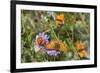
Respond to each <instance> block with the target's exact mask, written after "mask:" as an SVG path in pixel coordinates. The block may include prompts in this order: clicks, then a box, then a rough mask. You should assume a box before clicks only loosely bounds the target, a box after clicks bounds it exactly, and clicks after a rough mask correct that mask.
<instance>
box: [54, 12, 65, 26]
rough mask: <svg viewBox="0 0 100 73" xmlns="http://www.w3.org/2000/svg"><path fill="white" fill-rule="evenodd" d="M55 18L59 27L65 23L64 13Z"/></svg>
mask: <svg viewBox="0 0 100 73" xmlns="http://www.w3.org/2000/svg"><path fill="white" fill-rule="evenodd" d="M55 20H56V24H57V26H58V27H60V26H62V25H63V24H64V14H63V13H61V14H60V15H57V16H56V18H55Z"/></svg>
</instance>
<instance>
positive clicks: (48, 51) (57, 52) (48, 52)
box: [46, 50, 61, 55]
mask: <svg viewBox="0 0 100 73" xmlns="http://www.w3.org/2000/svg"><path fill="white" fill-rule="evenodd" d="M46 51H47V54H49V55H57V54H60V53H61V52H60V51H57V50H46Z"/></svg>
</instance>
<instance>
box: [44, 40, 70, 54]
mask: <svg viewBox="0 0 100 73" xmlns="http://www.w3.org/2000/svg"><path fill="white" fill-rule="evenodd" d="M44 47H45V48H46V49H48V50H58V51H62V52H67V50H68V49H67V48H66V46H65V44H64V43H63V42H62V41H57V40H52V41H50V42H49V43H47V44H46V45H45V46H44Z"/></svg>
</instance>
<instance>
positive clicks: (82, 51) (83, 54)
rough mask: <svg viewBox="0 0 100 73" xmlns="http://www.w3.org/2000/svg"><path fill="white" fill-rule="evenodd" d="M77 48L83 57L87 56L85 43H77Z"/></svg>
mask: <svg viewBox="0 0 100 73" xmlns="http://www.w3.org/2000/svg"><path fill="white" fill-rule="evenodd" d="M75 48H76V50H77V52H78V54H79V56H80V57H81V58H84V57H85V56H86V50H85V46H84V44H83V43H76V45H75Z"/></svg>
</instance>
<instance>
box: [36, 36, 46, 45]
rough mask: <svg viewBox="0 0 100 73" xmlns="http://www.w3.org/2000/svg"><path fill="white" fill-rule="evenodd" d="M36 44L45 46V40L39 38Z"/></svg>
mask: <svg viewBox="0 0 100 73" xmlns="http://www.w3.org/2000/svg"><path fill="white" fill-rule="evenodd" d="M37 42H38V44H39V45H44V44H45V40H44V39H42V38H41V37H40V38H37Z"/></svg>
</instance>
